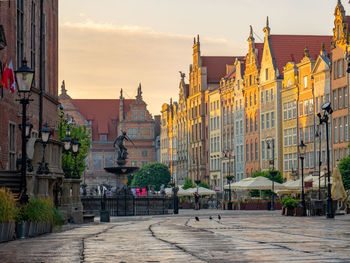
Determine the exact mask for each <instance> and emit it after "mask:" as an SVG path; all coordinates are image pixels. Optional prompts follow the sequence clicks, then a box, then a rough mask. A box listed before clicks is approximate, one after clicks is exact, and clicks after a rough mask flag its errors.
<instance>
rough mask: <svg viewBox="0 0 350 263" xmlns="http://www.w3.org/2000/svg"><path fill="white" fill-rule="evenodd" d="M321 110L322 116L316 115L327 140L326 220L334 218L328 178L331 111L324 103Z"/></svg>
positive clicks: (327, 104) (329, 105) (329, 104)
mask: <svg viewBox="0 0 350 263" xmlns="http://www.w3.org/2000/svg"><path fill="white" fill-rule="evenodd" d="M321 109H322V110H323V116H322V115H321V113H318V114H317V116H318V118H319V119H320V124H323V123H325V124H326V140H327V177H328V191H327V192H328V193H327V196H328V197H327V218H334V214H333V200H332V193H331V178H330V174H331V171H330V164H329V159H330V158H329V140H328V120H329V115H330V114H332V112H333V109H332V107H331V103H330V102H326V103H325V104H323V105H322V107H321Z"/></svg>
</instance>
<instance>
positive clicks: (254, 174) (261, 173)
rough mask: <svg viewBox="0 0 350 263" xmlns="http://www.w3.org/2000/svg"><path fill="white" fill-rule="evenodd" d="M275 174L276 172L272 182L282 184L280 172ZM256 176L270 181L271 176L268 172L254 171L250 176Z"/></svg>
mask: <svg viewBox="0 0 350 263" xmlns="http://www.w3.org/2000/svg"><path fill="white" fill-rule="evenodd" d="M276 172H277V174H276V175H275V176H274V180H273V181H274V182H277V183H280V184H282V183H283V177H282V174H281V172H280V171H276ZM258 176H263V177H266V178H267V179H269V180H271V181H272V176H271V174H270V171H255V172H254V173H253V174H252V177H258Z"/></svg>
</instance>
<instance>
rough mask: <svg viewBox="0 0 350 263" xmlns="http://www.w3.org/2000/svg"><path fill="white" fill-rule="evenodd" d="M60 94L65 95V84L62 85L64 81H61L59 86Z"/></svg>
mask: <svg viewBox="0 0 350 263" xmlns="http://www.w3.org/2000/svg"><path fill="white" fill-rule="evenodd" d="M61 94H64V95H65V94H67V90H66V84H65V83H64V80H62V84H61Z"/></svg>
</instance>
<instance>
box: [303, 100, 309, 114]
mask: <svg viewBox="0 0 350 263" xmlns="http://www.w3.org/2000/svg"><path fill="white" fill-rule="evenodd" d="M304 114H305V115H308V114H309V101H308V100H306V101H304Z"/></svg>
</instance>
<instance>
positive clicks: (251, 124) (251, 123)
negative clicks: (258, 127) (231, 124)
mask: <svg viewBox="0 0 350 263" xmlns="http://www.w3.org/2000/svg"><path fill="white" fill-rule="evenodd" d="M253 128H254V127H253V117H250V131H251V132H252V131H253Z"/></svg>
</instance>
